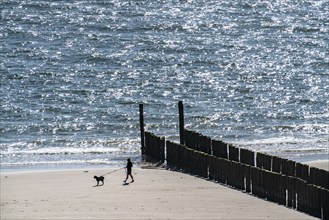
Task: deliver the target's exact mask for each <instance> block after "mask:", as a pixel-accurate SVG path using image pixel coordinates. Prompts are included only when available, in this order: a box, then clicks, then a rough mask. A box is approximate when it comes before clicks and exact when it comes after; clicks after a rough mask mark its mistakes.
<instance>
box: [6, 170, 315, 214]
mask: <svg viewBox="0 0 329 220" xmlns="http://www.w3.org/2000/svg"><path fill="white" fill-rule="evenodd" d="M110 171H111V169H98V170H92V169H90V170H66V171H33V172H13V173H2V174H1V204H0V205H1V210H0V211H1V212H0V213H1V219H315V218H313V217H311V216H309V215H306V214H304V213H300V212H297V211H295V210H293V209H290V208H286V207H284V206H282V205H278V204H275V203H271V202H267V201H265V200H262V199H259V198H257V197H254V196H252V195H250V194H248V193H245V192H242V191H238V190H234V189H231V188H229V187H226V186H223V185H220V184H218V183H215V182H212V181H207V180H204V179H201V178H197V177H194V176H191V175H188V174H183V173H179V172H173V171H168V170H163V169H143V168H136V169H133V175H134V178H135V182H134V183H129V184H126V185H125V184H123V180H124V179H125V171H124V170H119V171H117V172H114V173H111V174H109V175H106V176H105V184H104V185H103V186H96V181H95V179H93V176H94V175H97V176H100V175H103V174H105V173H107V172H110Z"/></svg>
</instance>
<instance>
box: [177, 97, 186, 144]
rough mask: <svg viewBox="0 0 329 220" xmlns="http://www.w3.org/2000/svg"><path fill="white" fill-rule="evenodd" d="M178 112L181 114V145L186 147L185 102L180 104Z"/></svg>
mask: <svg viewBox="0 0 329 220" xmlns="http://www.w3.org/2000/svg"><path fill="white" fill-rule="evenodd" d="M178 112H179V137H180V144H181V145H184V142H185V137H184V106H183V101H179V102H178Z"/></svg>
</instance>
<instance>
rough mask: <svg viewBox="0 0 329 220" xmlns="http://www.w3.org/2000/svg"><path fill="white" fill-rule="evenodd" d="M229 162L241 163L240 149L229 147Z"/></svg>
mask: <svg viewBox="0 0 329 220" xmlns="http://www.w3.org/2000/svg"><path fill="white" fill-rule="evenodd" d="M228 152H229V153H228V155H229V160H232V161H236V162H239V148H237V147H234V146H233V145H228Z"/></svg>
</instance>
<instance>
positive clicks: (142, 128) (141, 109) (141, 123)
mask: <svg viewBox="0 0 329 220" xmlns="http://www.w3.org/2000/svg"><path fill="white" fill-rule="evenodd" d="M139 126H140V131H141V151H142V155H144V154H145V137H144V136H145V133H144V107H143V104H139Z"/></svg>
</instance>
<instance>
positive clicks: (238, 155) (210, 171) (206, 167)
mask: <svg viewBox="0 0 329 220" xmlns="http://www.w3.org/2000/svg"><path fill="white" fill-rule="evenodd" d="M178 106H179V125H180V126H179V127H180V143H174V142H172V141H168V140H166V138H165V137H158V136H156V135H155V134H153V133H151V132H148V131H144V122H143V120H142V119H143V116H142V113H143V112H142V111H141V122H142V123H141V131H143V132H144V133H143V134H142V135H141V137H142V138H145V140H142V154H143V156H144V157H147V158H150V159H151V160H153V161H157V162H162V163H165V164H166V166H167V167H168V168H169V169H174V170H178V171H182V172H187V173H190V174H193V175H197V176H200V177H202V178H205V179H209V180H212V181H216V182H218V183H221V184H224V185H228V186H230V187H233V188H236V189H239V190H243V191H245V192H248V193H250V194H252V195H255V196H257V197H260V198H263V199H266V200H268V201H272V202H276V203H278V204H281V205H284V206H287V207H290V208H293V209H295V210H298V211H301V212H305V213H308V214H310V215H312V216H315V217H318V218H321V219H329V206H328V204H329V172H328V171H325V170H322V169H318V168H314V167H309V166H308V165H305V164H301V163H298V162H295V161H292V160H287V159H285V158H280V157H276V156H271V155H267V154H264V153H259V152H253V151H251V150H248V149H243V148H238V147H235V146H233V145H232V144H229V143H225V142H223V141H221V140H213V139H211V138H210V137H207V136H204V135H202V134H200V133H198V132H195V131H191V130H187V129H185V128H184V115H183V104H182V102H179V105H178ZM140 107H141V106H140ZM144 141H145V142H144Z"/></svg>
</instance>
